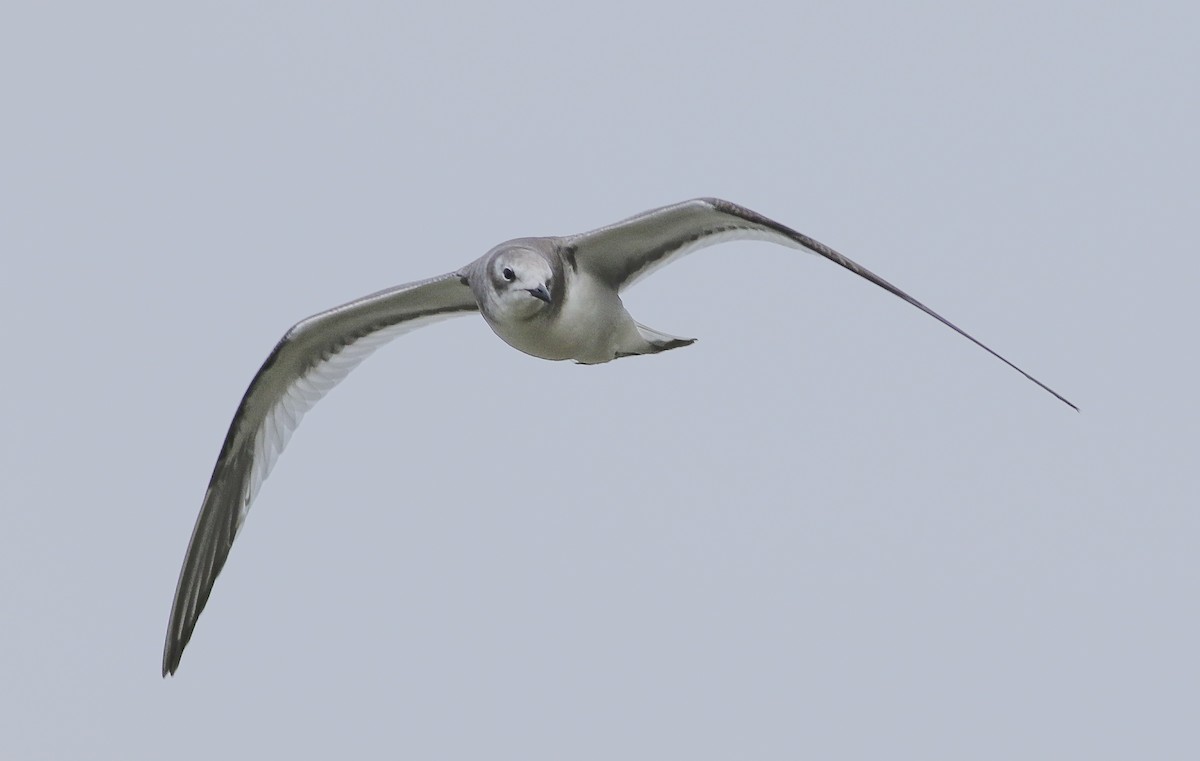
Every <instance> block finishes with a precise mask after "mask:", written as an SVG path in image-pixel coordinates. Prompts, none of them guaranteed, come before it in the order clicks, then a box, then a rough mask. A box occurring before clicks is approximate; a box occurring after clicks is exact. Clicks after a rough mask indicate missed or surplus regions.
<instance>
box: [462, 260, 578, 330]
mask: <svg viewBox="0 0 1200 761" xmlns="http://www.w3.org/2000/svg"><path fill="white" fill-rule="evenodd" d="M485 262H486V264H485V266H484V268H483V272H481V273H479V274H480V275H482V276H483V277H482V278H480V279H482V280H484V281H485V282H486V286H485V283H479V284H478V285H476V284H475V283H472V286H473V287H479V286H485V287H486V290H487V291H489V293H488V297H489V298H488V299H487V301H488V302H489V304H488V306H489V307H490V309H489V310H488V311H490V312H492V315H493V316H495V317H498V318H500V319H510V318H516V319H528V318H530V317H532V316H534V315H535V314H537V313H539V312H541V311H542V310H544V309H548V308H550V307H551V306H552V305H553V301H554V299H553V295H552V294H555V293H556V291H555V286H556V285H558V286H560V287H561V283H555V282H554V268H553V267H552V266H551V263H550V259H549V258H548V257H547V256H546V255H545V254H544V253H542V252H541V251H538V250H536V249H533V248H528V247H525V246H521V245H505V246H500V247H498V248H497V249H496V250H495V251H494V252H493V253H492V254H491V255H490V256H488V257H487V258H486V259H485Z"/></svg>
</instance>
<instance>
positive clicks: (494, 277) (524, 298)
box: [162, 198, 1078, 676]
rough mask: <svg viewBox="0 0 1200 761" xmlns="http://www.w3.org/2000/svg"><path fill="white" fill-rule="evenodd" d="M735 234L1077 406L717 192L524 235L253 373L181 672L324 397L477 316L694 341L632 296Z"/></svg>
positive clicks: (619, 339) (655, 346)
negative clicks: (905, 313)
mask: <svg viewBox="0 0 1200 761" xmlns="http://www.w3.org/2000/svg"><path fill="white" fill-rule="evenodd" d="M735 239H754V240H763V241H769V242H771V243H777V244H781V245H784V246H788V247H790V248H794V249H800V250H802V251H807V252H810V253H814V254H818V255H820V256H823V257H825V258H826V259H829V260H830V261H832V262H834V263H835V264H838V265H840V266H842V267H845V268H846V269H848V270H850V271H851V272H853V273H855V274H856V275H859V276H860V277H863V278H865V279H867V280H869V281H870V282H872V283H874V284H875V285H877V286H879V287H881V288H883V289H884V290H886V291H888V292H889V293H892V294H894V295H895V296H898V297H899V298H901V299H903V300H904V301H906V302H908V303H909V304H911V305H913V306H914V307H916V308H917V309H920V310H921V311H922V312H924V313H925V314H927V315H929V316H930V317H932V318H934V319H935V320H937V321H938V322H941V323H942V324H943V325H946V326H947V327H949V328H950V329H951V330H954V331H955V332H957V333H958V334H960V335H962V336H963V337H965V338H967V339H968V340H970V341H972V342H973V343H975V344H976V345H978V346H979V347H981V348H982V349H984V350H985V351H987V352H988V353H989V354H991V355H993V356H994V357H996V358H997V359H999V360H1000V361H1002V362H1004V363H1005V364H1006V365H1008V366H1009V367H1011V368H1013V369H1014V370H1016V371H1017V372H1019V373H1020V374H1021V375H1023V376H1025V377H1026V378H1028V379H1029V380H1030V381H1033V382H1034V383H1035V384H1037V385H1038V386H1040V387H1041V388H1043V389H1044V390H1046V391H1048V392H1049V393H1051V394H1053V395H1054V396H1055V397H1056V398H1057V399H1059V400H1060V401H1062V402H1063V403H1065V404H1067V405H1069V406H1070V407H1071V408H1072V409H1076V410H1078V408H1077V407H1075V405H1074V404H1071V402H1069V401H1067V399H1066V398H1064V397H1063V396H1061V395H1059V394H1058V393H1057V392H1055V391H1054V390H1052V389H1051V388H1050V387H1048V386H1046V385H1045V384H1044V383H1042V382H1041V381H1039V380H1037V379H1036V378H1034V377H1033V376H1032V375H1030V374H1029V373H1027V372H1025V371H1024V370H1022V369H1021V368H1019V367H1017V366H1016V365H1014V364H1013V363H1012V362H1009V361H1008V360H1007V359H1005V358H1004V357H1002V356H1000V355H999V354H997V353H996V352H995V351H993V350H992V349H990V348H988V347H987V346H985V345H984V344H983V343H981V342H980V341H978V340H977V339H975V338H974V337H972V336H970V335H969V334H967V333H966V332H965V331H964V330H962V329H961V328H959V327H958V326H956V325H954V324H953V323H951V322H950V321H949V320H947V319H945V318H944V317H942V316H941V315H939V314H937V313H936V312H934V311H933V310H932V309H930V308H929V307H927V306H925V305H924V304H922V303H921V302H920V301H917V300H916V299H914V298H913V297H912V296H909V295H908V294H907V293H905V292H904V291H902V290H900V289H899V288H897V287H896V286H894V285H892V284H891V283H889V282H888V281H886V280H884V279H883V278H881V277H879V276H878V275H876V274H875V273H873V272H871V271H870V270H868V269H866V268H865V267H863V266H861V265H859V264H857V263H855V262H853V261H851V260H850V259H848V258H846V257H845V256H842V255H841V254H839V253H838V252H837V251H834V250H833V249H832V248H830V247H828V246H826V245H824V244H823V243H820V242H818V241H816V240H813V239H812V238H810V237H808V236H807V235H803V234H801V233H798V232H796V231H795V230H792V229H791V228H789V227H785V226H784V225H781V224H780V223H778V222H775V221H773V220H771V219H768V218H766V217H764V216H762V215H761V214H759V213H757V212H754V211H751V210H749V209H747V208H744V207H742V206H738V205H737V204H734V203H730V202H729V201H723V200H720V199H717V198H697V199H693V200H691V201H685V202H683V203H678V204H675V205H672V206H664V207H662V208H659V209H653V210H651V211H647V212H644V213H642V214H639V215H637V216H635V217H631V218H629V219H626V220H624V221H622V222H617V223H616V224H613V225H609V226H608V227H602V228H600V229H598V230H593V231H591V232H587V233H582V234H579V235H569V236H565V237H543V238H517V239H515V240H510V241H508V242H506V243H502V244H500V245H498V246H496V247H495V248H493V249H492V250H491V251H488V252H487V253H486V254H484V255H483V256H482V257H480V258H478V259H476V260H475V261H473V262H471V263H470V264H468V265H466V266H465V267H463V268H461V269H458V270H455V271H454V272H450V273H447V274H445V275H441V276H439V277H434V278H430V279H428V280H420V281H417V282H414V283H408V284H406V285H400V286H396V287H395V288H389V289H387V290H384V291H379V292H378V293H374V294H372V295H370V296H365V297H363V298H361V299H358V300H356V301H351V302H349V303H347V304H343V305H341V306H338V307H334V308H333V309H330V310H328V311H325V312H321V313H319V314H316V315H313V316H312V317H309V318H307V319H304V320H301V321H300V322H298V323H296V324H295V325H294V326H292V328H291V329H289V330H288V331H287V332H286V333H285V334H284V335H283V338H282V339H280V341H279V343H278V344H276V346H275V348H274V350H272V351H271V353H270V355H269V356H268V357H267V359H266V361H265V362H263V365H262V367H261V368H259V370H258V373H257V374H256V375H255V376H254V379H253V380H251V381H250V386H249V388H247V389H246V393H245V395H244V396H243V397H242V401H241V404H240V405H238V408H237V412H236V413H235V414H234V416H233V421H232V422H231V423H230V425H229V432H228V433H227V434H226V436H225V442H224V444H222V446H221V452H220V454H219V455H218V456H217V463H216V466H215V467H214V468H213V472H212V477H211V478H210V479H209V482H208V489H207V490H206V491H205V493H204V501H203V503H202V504H201V507H200V515H199V517H198V518H197V519H196V526H195V528H194V529H193V531H192V538H191V541H190V543H189V544H188V548H187V554H186V555H185V557H184V560H183V569H182V570H181V571H180V574H179V584H178V586H177V587H176V590H175V600H174V603H173V604H172V606H171V617H170V622H169V624H168V628H167V639H166V645H165V646H164V648H163V666H162V668H163V676H166V675H167V674H174V673H175V671H176V669H178V667H179V659H180V657H181V656H182V655H183V649H184V648H185V647H186V646H187V643H188V641H189V640H190V639H191V637H192V631H193V629H194V628H195V626H196V620H197V619H198V618H199V616H200V613H201V611H203V610H204V606H205V604H206V603H207V602H208V598H209V594H210V593H211V592H212V587H213V582H214V581H215V580H216V578H217V575H218V574H219V573H220V572H221V568H222V567H223V566H224V565H225V560H226V558H227V557H228V556H229V550H230V547H232V545H233V540H234V538H235V537H236V536H237V533H238V530H239V529H240V528H241V526H242V522H243V521H245V519H246V513H247V512H248V511H249V509H250V505H251V503H252V502H253V501H254V497H255V495H256V494H257V493H258V490H259V487H260V486H262V482H263V479H265V478H266V477H267V474H268V473H270V471H271V468H272V466H274V464H275V461H276V459H277V458H278V457H279V454H280V452H282V451H283V448H284V447H285V446H287V442H288V439H289V438H290V437H291V435H292V432H293V431H294V430H295V429H296V426H297V425H298V424H299V423H300V419H301V418H302V417H303V416H304V414H305V413H306V412H308V410H309V409H311V408H312V406H313V405H314V404H316V403H317V401H318V400H320V399H321V397H323V396H324V395H325V394H326V393H328V391H329V390H330V389H331V388H333V387H334V386H335V385H337V384H338V383H339V382H340V381H341V380H342V379H343V378H345V377H346V375H347V374H348V373H349V372H350V371H351V370H353V369H354V368H355V367H357V366H358V364H359V363H360V362H362V361H363V359H365V358H366V357H367V356H368V355H369V354H371V353H372V352H373V351H375V349H377V348H378V347H379V346H381V345H382V344H384V343H386V342H388V341H390V340H392V339H393V338H395V337H397V336H399V335H402V334H404V333H407V332H409V331H411V330H414V329H416V328H419V327H422V326H424V325H428V324H430V323H433V322H437V321H439V320H445V319H448V318H450V317H457V316H459V315H464V314H468V313H470V312H479V313H480V314H481V315H482V316H483V319H484V320H485V321H486V322H487V324H488V325H489V326H490V327H491V329H492V330H493V331H494V332H495V333H496V335H497V336H499V337H500V338H501V339H503V340H504V341H505V342H506V343H507V344H509V345H510V346H512V347H513V348H514V349H518V350H520V351H522V352H524V353H526V354H530V355H532V356H534V357H540V358H542V359H549V360H566V359H573V360H575V361H576V362H579V363H582V364H588V365H591V364H600V363H603V362H609V361H612V360H614V359H620V358H622V357H629V356H634V355H638V354H657V353H659V352H662V351H667V350H669V349H677V348H679V347H682V346H688V345H689V344H691V343H693V342H694V341H695V339H692V338H679V337H677V336H672V335H669V334H667V333H663V332H660V331H658V330H654V329H653V328H648V327H646V326H645V325H642V324H640V323H638V322H635V321H634V319H633V317H631V316H630V315H629V313H628V312H627V311H625V307H624V305H623V304H622V303H621V297H620V292H621V290H623V289H624V288H626V287H628V286H630V285H632V284H634V283H635V282H637V281H638V280H641V279H642V278H644V277H645V276H646V275H648V274H650V273H651V272H653V271H654V270H655V269H657V268H659V267H661V266H663V265H664V264H667V263H669V262H672V261H675V260H676V259H678V258H679V257H681V256H683V255H684V254H687V253H690V252H692V251H695V250H696V249H699V248H703V247H706V246H711V245H713V244H715V243H720V242H724V241H729V240H735Z"/></svg>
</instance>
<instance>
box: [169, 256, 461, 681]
mask: <svg viewBox="0 0 1200 761" xmlns="http://www.w3.org/2000/svg"><path fill="white" fill-rule="evenodd" d="M476 310H477V307H476V304H475V297H474V296H472V295H471V289H470V288H468V287H467V286H466V285H464V284H463V283H462V282H461V281H460V280H459V277H458V275H457V274H448V275H443V276H441V277H436V278H433V279H430V280H423V281H421V282H417V283H409V284H407V285H401V286H397V287H396V288H390V289H388V290H386V291H380V292H379V293H375V294H372V295H370V296H366V297H364V298H361V299H358V300H357V301H352V302H350V303H348V304H343V305H342V306H339V307H335V308H333V309H330V310H329V311H327V312H322V313H320V314H317V315H314V316H312V317H309V318H308V319H306V320H302V321H300V322H298V323H296V325H294V326H293V327H292V328H291V329H290V330H288V332H287V333H285V334H284V336H283V338H282V339H281V340H280V341H279V343H278V344H277V345H276V346H275V349H274V350H273V351H272V352H271V354H270V356H268V357H267V360H266V362H264V363H263V365H262V367H261V368H260V369H259V371H258V374H256V375H255V376H254V380H252V381H251V382H250V387H249V388H248V389H246V394H245V395H244V396H243V397H242V403H241V404H240V405H239V406H238V409H237V413H236V414H235V415H234V416H233V422H232V423H230V426H229V433H228V434H226V436H225V443H224V444H223V445H222V446H221V453H220V455H218V457H217V464H216V466H215V467H214V468H213V473H212V477H211V479H210V480H209V482H208V490H207V491H206V492H205V494H204V502H203V504H202V505H201V507H200V516H199V517H198V518H197V519H196V527H195V529H193V531H192V539H191V542H190V543H189V544H188V549H187V555H186V556H185V557H184V560H183V569H182V570H181V571H180V573H179V585H178V587H176V590H175V601H174V604H173V605H172V606H171V620H170V624H169V625H168V629H167V641H166V645H165V646H164V647H163V676H166V675H167V674H168V673H170V674H173V673H175V670H176V669H177V668H178V667H179V659H180V657H181V656H182V654H183V649H184V647H186V646H187V643H188V640H190V639H191V637H192V629H193V628H194V627H195V626H196V619H197V618H198V617H199V616H200V612H201V611H202V610H204V605H205V603H207V602H208V596H209V593H210V592H211V591H212V586H213V581H215V580H216V578H217V574H219V573H220V572H221V568H222V567H223V566H224V565H225V559H226V558H227V557H228V555H229V548H230V547H231V546H232V545H233V539H234V537H235V536H236V535H237V532H238V529H240V528H241V526H242V521H244V520H245V518H246V513H247V512H248V511H249V509H250V503H251V502H253V501H254V496H255V494H257V493H258V488H259V487H260V486H261V485H262V482H263V479H265V478H266V477H267V474H268V473H270V471H271V467H272V466H273V465H274V464H275V460H276V458H277V457H279V454H280V452H282V451H283V448H284V447H285V446H287V442H288V439H289V438H290V437H291V435H292V431H294V430H295V429H296V426H297V425H299V423H300V419H301V418H302V417H303V416H304V413H306V412H308V410H309V409H311V408H312V406H313V405H314V404H316V403H317V401H318V400H320V399H321V397H323V396H324V395H325V394H326V393H327V392H328V391H329V390H330V389H331V388H333V387H334V386H335V385H337V384H338V383H339V382H340V381H341V380H342V379H343V378H345V377H346V375H347V374H348V373H349V372H350V371H351V370H353V369H354V368H355V367H357V366H358V364H359V363H360V362H362V361H363V360H364V359H366V358H367V356H368V355H370V354H371V352H373V351H375V349H376V348H378V347H379V346H380V345H382V344H384V343H386V342H387V341H390V340H391V339H393V338H395V337H396V336H399V335H401V334H403V333H407V332H409V331H410V330H413V329H415V328H418V327H421V326H423V325H428V324H429V323H432V322H436V321H438V320H444V319H446V318H449V317H454V316H457V315H461V314H466V313H468V312H473V311H476Z"/></svg>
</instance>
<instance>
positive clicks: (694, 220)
mask: <svg viewBox="0 0 1200 761" xmlns="http://www.w3.org/2000/svg"><path fill="white" fill-rule="evenodd" d="M747 238H749V239H757V240H766V241H770V242H772V243H779V244H781V245H784V246H789V247H791V248H797V249H801V250H804V251H810V252H812V253H815V254H820V255H821V256H823V257H825V258H826V259H829V260H830V261H833V262H835V263H836V264H839V265H841V266H842V267H845V268H846V269H848V270H850V271H851V272H853V273H854V274H856V275H859V276H860V277H863V278H866V279H867V280H869V281H871V282H872V283H874V284H875V285H877V286H879V287H880V288H883V289H884V290H886V291H888V292H889V293H892V294H894V295H896V296H898V297H900V298H901V299H903V300H905V301H907V302H908V303H909V304H912V305H913V306H915V307H916V308H917V309H920V310H921V311H922V312H924V313H925V314H927V315H929V316H930V317H932V318H934V319H935V320H937V321H938V322H940V323H942V324H943V325H945V326H947V327H949V328H950V329H951V330H953V331H955V332H956V333H958V334H959V335H961V336H963V337H965V338H967V339H968V340H970V341H971V342H972V343H974V344H976V345H977V346H979V347H980V348H982V349H983V350H984V351H986V352H988V353H989V354H991V355H992V356H994V357H996V358H997V359H999V360H1000V361H1001V362H1003V363H1004V364H1006V365H1008V366H1009V367H1011V368H1012V369H1014V370H1016V371H1017V372H1019V373H1020V374H1021V375H1024V376H1025V377H1026V378H1028V379H1029V380H1031V381H1033V382H1034V383H1036V384H1037V385H1038V386H1040V387H1042V388H1043V389H1045V390H1046V391H1048V392H1050V393H1051V394H1053V395H1054V396H1055V397H1056V398H1057V399H1058V400H1059V401H1061V402H1063V403H1065V404H1067V405H1068V406H1070V407H1071V408H1072V409H1075V410H1078V409H1079V408H1078V407H1076V406H1075V405H1074V404H1071V402H1069V401H1067V400H1066V399H1065V398H1064V397H1063V396H1062V395H1060V394H1059V393H1058V392H1056V391H1054V390H1053V389H1051V388H1050V387H1049V386H1047V385H1046V384H1044V383H1042V382H1041V381H1039V380H1038V379H1037V378H1034V377H1033V376H1032V375H1030V374H1029V373H1027V372H1025V371H1024V370H1022V369H1021V368H1019V367H1017V366H1016V365H1014V364H1013V363H1012V362H1009V361H1008V360H1007V359H1005V358H1004V357H1002V356H1000V355H999V354H997V353H996V352H995V351H993V350H992V349H990V348H988V347H987V346H986V345H984V344H983V343H982V342H981V341H979V340H978V339H976V338H975V337H974V336H972V335H970V334H969V333H967V332H966V331H965V330H963V329H962V328H960V327H958V326H957V325H955V324H954V323H952V322H950V321H949V320H947V319H946V318H945V317H942V316H941V315H940V314H938V313H937V312H935V311H933V310H932V309H930V308H929V307H927V306H925V305H924V304H922V303H921V302H920V301H917V300H916V299H914V298H913V297H912V296H909V295H908V294H907V293H905V292H904V291H902V290H900V289H899V288H897V287H896V286H894V285H892V284H891V283H889V282H888V281H886V280H884V279H883V278H881V277H879V276H878V275H876V274H875V273H874V272H871V271H870V270H868V269H867V268H866V267H863V266H862V265H860V264H858V263H857V262H854V261H852V260H851V259H848V258H846V257H845V256H842V255H841V254H839V253H838V252H837V251H834V250H833V249H832V248H830V247H829V246H826V245H825V244H824V243H821V242H819V241H816V240H813V239H812V238H810V237H808V236H807V235H804V234H802V233H798V232H796V231H795V230H793V229H791V228H790V227H785V226H784V225H781V224H779V223H778V222H776V221H774V220H772V219H767V218H766V217H764V216H763V215H761V214H759V213H757V212H754V211H751V210H750V209H747V208H744V207H742V206H738V205H737V204H735V203H730V202H729V201H722V200H721V199H719V198H697V199H694V200H691V201H684V202H683V203H679V204H675V205H674V206H664V207H663V208H661V209H654V210H652V211H648V212H645V213H644V214H639V215H638V216H636V217H631V218H629V219H626V220H624V221H623V222H618V223H616V224H614V225H609V226H608V227H602V228H600V229H599V230H593V231H591V232H587V233H583V234H581V235H572V236H567V237H565V238H561V239H560V245H561V246H562V252H563V255H564V256H565V257H566V258H567V260H568V262H570V261H574V262H576V263H577V266H579V267H581V268H583V269H584V270H585V271H587V272H590V273H592V274H593V275H595V276H596V277H598V278H600V279H601V280H603V281H604V282H605V283H607V284H609V285H610V286H612V287H614V288H617V289H618V290H620V289H623V288H625V287H626V286H629V285H631V284H633V283H635V282H637V281H638V280H640V279H641V278H643V277H645V276H646V275H648V274H650V273H651V272H653V271H654V270H655V269H657V268H658V267H661V266H662V265H664V264H666V263H668V262H670V261H672V260H674V259H676V258H678V257H680V256H683V255H684V254H687V253H691V252H692V251H695V250H696V249H698V248H703V247H705V246H711V245H713V244H715V243H720V242H723V241H727V240H738V239H747Z"/></svg>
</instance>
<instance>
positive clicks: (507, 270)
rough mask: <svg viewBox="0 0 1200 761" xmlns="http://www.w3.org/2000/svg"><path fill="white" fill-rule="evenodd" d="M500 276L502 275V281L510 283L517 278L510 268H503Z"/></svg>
mask: <svg viewBox="0 0 1200 761" xmlns="http://www.w3.org/2000/svg"><path fill="white" fill-rule="evenodd" d="M500 274H501V275H503V276H504V279H505V280H507V281H508V282H510V283H511V282H512V281H513V278H515V277H516V276H517V273H515V272H513V271H512V267H505V268H504V271H503V272H501V273H500Z"/></svg>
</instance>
